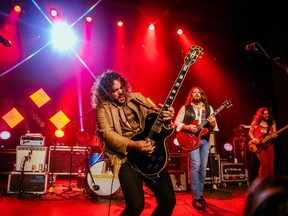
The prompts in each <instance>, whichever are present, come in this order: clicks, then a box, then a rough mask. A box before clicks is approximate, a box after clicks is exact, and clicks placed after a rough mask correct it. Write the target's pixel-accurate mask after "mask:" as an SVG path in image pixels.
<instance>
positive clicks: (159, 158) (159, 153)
mask: <svg viewBox="0 0 288 216" xmlns="http://www.w3.org/2000/svg"><path fill="white" fill-rule="evenodd" d="M157 116H158V113H153V112H152V113H149V114H148V115H147V116H146V118H145V125H144V129H143V130H142V131H141V132H139V133H138V134H136V135H134V136H133V137H132V138H131V139H132V140H134V141H137V140H146V138H147V137H149V139H151V140H152V141H153V142H154V145H155V149H154V152H153V153H152V154H151V155H149V156H148V155H145V154H143V153H141V152H139V151H137V150H131V151H129V153H128V155H127V158H128V161H129V162H130V163H131V164H132V166H133V167H134V169H136V170H137V171H140V172H141V173H142V174H144V175H146V176H154V175H157V174H158V173H160V172H161V171H162V170H163V169H164V168H165V167H166V165H167V161H168V151H167V148H166V145H165V141H166V139H167V138H168V137H169V136H170V135H171V134H172V133H173V131H174V128H172V127H171V128H165V127H163V126H162V128H161V131H160V133H157V132H153V134H152V135H151V131H150V129H151V126H152V125H153V124H154V122H155V120H156V118H157ZM148 135H149V136H148Z"/></svg>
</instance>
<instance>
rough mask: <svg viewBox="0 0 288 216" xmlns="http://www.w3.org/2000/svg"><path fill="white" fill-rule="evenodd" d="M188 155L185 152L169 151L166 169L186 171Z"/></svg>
mask: <svg viewBox="0 0 288 216" xmlns="http://www.w3.org/2000/svg"><path fill="white" fill-rule="evenodd" d="M188 161H189V157H188V155H187V154H181V153H170V154H169V161H168V165H167V170H168V171H171V172H173V171H184V172H186V173H187V170H188V166H189V164H188Z"/></svg>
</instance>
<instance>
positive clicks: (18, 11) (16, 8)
mask: <svg viewBox="0 0 288 216" xmlns="http://www.w3.org/2000/svg"><path fill="white" fill-rule="evenodd" d="M14 11H16V12H17V13H20V12H21V7H20V5H15V6H14Z"/></svg>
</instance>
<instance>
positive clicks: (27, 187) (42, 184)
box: [7, 172, 48, 194]
mask: <svg viewBox="0 0 288 216" xmlns="http://www.w3.org/2000/svg"><path fill="white" fill-rule="evenodd" d="M47 176H48V175H47V173H45V172H23V174H22V173H21V172H10V173H9V177H8V186H7V194H13V193H19V192H21V193H33V194H44V193H46V190H47V181H48V178H47Z"/></svg>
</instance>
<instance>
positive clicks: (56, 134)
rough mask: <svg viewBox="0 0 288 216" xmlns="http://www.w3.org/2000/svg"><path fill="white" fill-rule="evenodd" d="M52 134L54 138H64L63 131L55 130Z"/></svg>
mask: <svg viewBox="0 0 288 216" xmlns="http://www.w3.org/2000/svg"><path fill="white" fill-rule="evenodd" d="M54 134H55V136H56V137H58V138H62V137H63V136H64V131H63V130H56V131H55V133H54Z"/></svg>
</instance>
